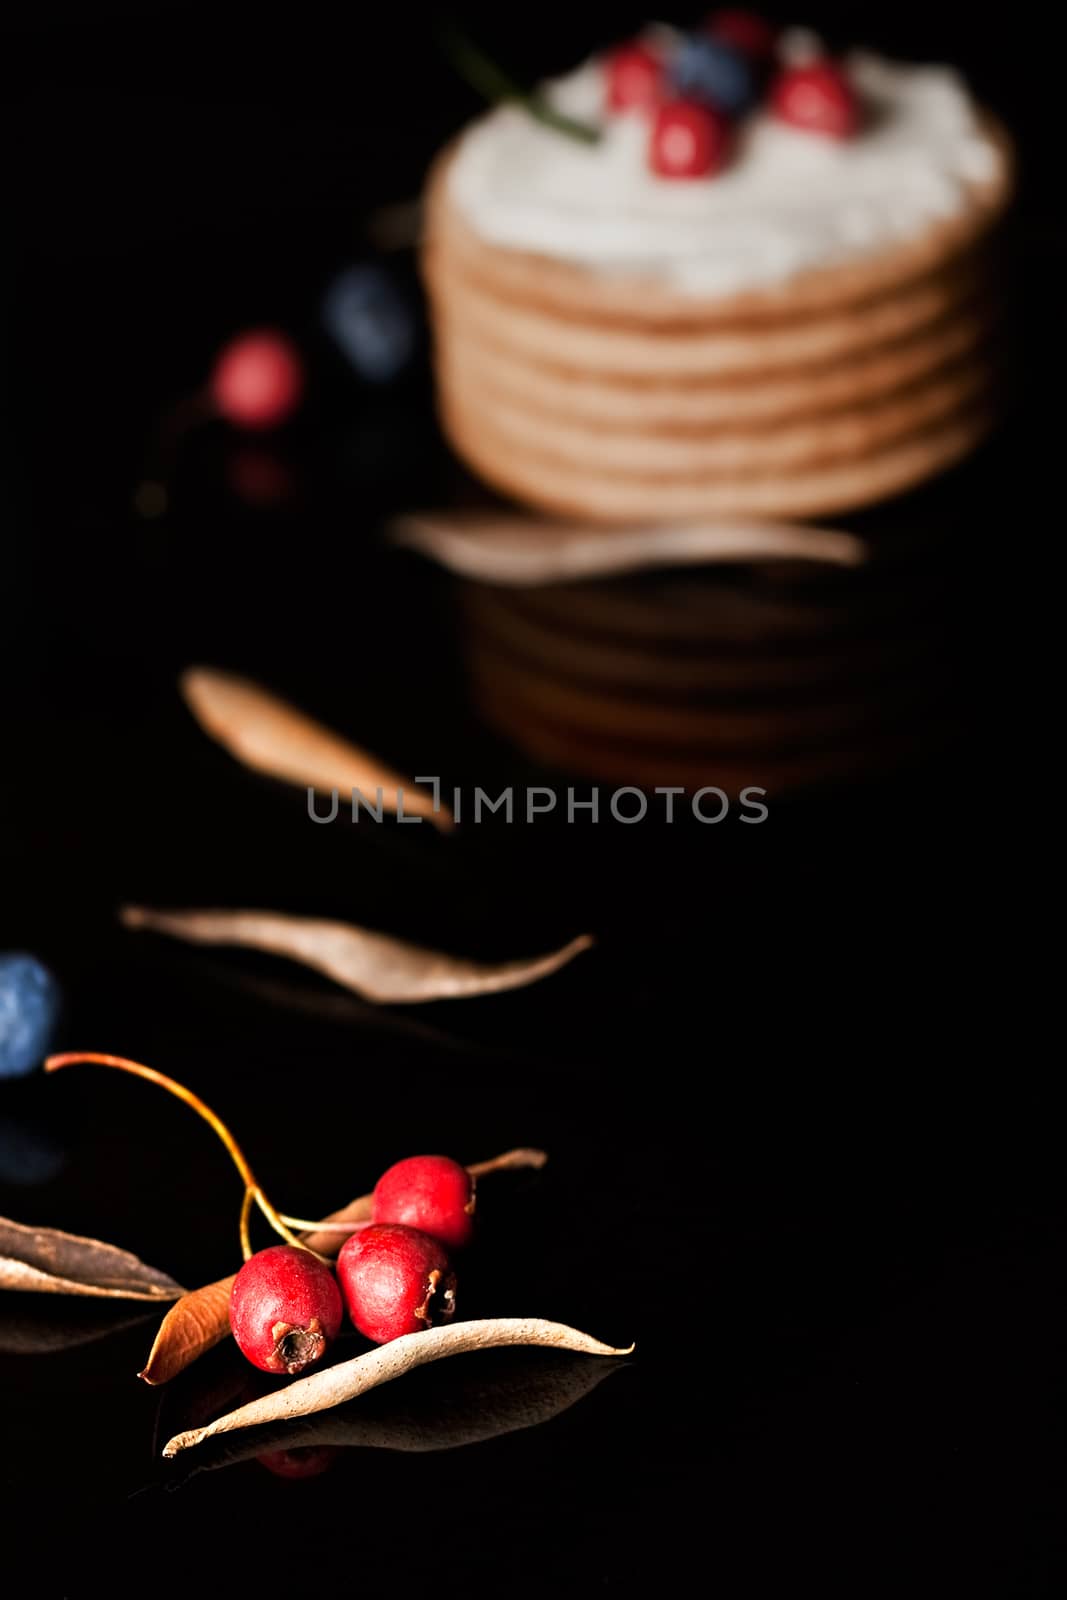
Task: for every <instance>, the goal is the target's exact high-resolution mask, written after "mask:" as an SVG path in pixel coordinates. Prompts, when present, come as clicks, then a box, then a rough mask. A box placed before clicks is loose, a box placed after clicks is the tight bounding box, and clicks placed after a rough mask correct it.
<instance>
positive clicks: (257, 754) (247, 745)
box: [181, 667, 452, 831]
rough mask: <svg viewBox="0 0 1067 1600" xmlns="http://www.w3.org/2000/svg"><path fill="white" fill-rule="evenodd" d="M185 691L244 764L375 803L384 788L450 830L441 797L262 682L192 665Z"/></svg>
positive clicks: (400, 803)
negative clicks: (438, 800)
mask: <svg viewBox="0 0 1067 1600" xmlns="http://www.w3.org/2000/svg"><path fill="white" fill-rule="evenodd" d="M181 690H182V694H183V695H184V696H185V701H186V704H187V705H188V707H189V709H190V711H191V712H192V713H193V716H194V717H195V718H196V719H197V721H198V722H199V723H200V726H201V727H202V728H203V729H204V731H205V732H206V733H209V734H210V735H211V737H212V738H213V739H217V740H218V742H219V744H221V745H223V746H224V747H225V748H226V749H227V750H228V751H229V752H230V754H231V755H232V756H236V758H237V760H238V761H241V762H243V763H244V765H245V766H246V767H252V768H254V770H255V771H256V772H264V773H266V774H267V776H268V777H271V778H282V779H284V780H285V781H286V782H287V783H298V784H301V785H304V786H306V787H307V788H311V789H318V790H320V791H325V792H326V793H327V794H329V793H331V792H332V791H333V790H334V789H336V790H338V791H339V793H340V794H343V795H345V796H346V797H350V796H351V792H352V790H353V789H358V790H359V792H360V794H362V795H363V796H365V798H366V800H367V801H368V803H376V801H375V797H376V792H377V790H378V789H379V788H380V789H381V791H382V806H383V808H384V809H385V810H386V811H389V812H393V813H396V812H398V811H402V812H403V814H404V815H405V816H409V817H425V818H426V820H427V821H428V822H432V823H433V824H434V825H435V826H436V827H438V828H441V829H442V830H445V831H447V830H448V829H449V828H451V827H452V817H451V813H450V812H449V810H448V808H447V806H445V805H444V804H443V803H442V804H439V805H437V806H436V807H435V805H434V801H433V798H432V797H431V796H430V795H427V794H425V793H424V792H423V791H422V790H421V789H417V788H415V786H414V785H413V783H412V782H411V780H410V779H408V778H404V777H402V776H401V775H400V773H398V772H394V771H393V770H392V769H391V768H390V767H387V766H386V765H385V763H384V762H382V761H380V760H379V759H378V757H377V756H374V755H371V754H370V752H369V751H367V750H360V749H359V747H358V746H357V745H354V744H350V743H349V742H348V740H347V739H342V738H341V736H340V734H336V733H334V732H332V730H331V729H329V728H327V727H324V726H323V724H322V723H320V722H315V721H314V720H313V719H312V718H311V717H308V716H305V715H304V713H303V712H302V711H299V710H298V709H297V708H296V706H291V705H289V704H288V702H287V701H285V700H279V699H278V698H277V697H276V696H275V695H272V694H271V693H269V691H268V690H266V689H264V688H262V687H261V686H260V685H259V684H258V683H251V682H250V681H249V680H248V679H247V678H238V677H234V676H233V675H232V674H231V673H228V672H218V671H216V670H215V669H214V668H212V667H190V668H189V669H188V670H187V671H186V672H184V673H183V674H182V677H181ZM400 796H402V797H403V798H402V799H400V798H399V797H400Z"/></svg>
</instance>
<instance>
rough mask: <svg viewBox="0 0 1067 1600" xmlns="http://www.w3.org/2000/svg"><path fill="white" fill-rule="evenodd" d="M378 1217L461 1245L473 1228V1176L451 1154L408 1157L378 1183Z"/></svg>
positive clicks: (453, 1245) (449, 1244)
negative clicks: (449, 1155)
mask: <svg viewBox="0 0 1067 1600" xmlns="http://www.w3.org/2000/svg"><path fill="white" fill-rule="evenodd" d="M373 1214H374V1220H375V1222H402V1223H403V1224H404V1225H405V1227H408V1228H418V1229H419V1231H420V1232H421V1233H428V1234H429V1235H430V1238H431V1239H437V1240H438V1241H439V1242H440V1243H441V1244H443V1245H445V1246H446V1248H447V1249H449V1250H462V1248H463V1246H464V1245H465V1244H469V1243H470V1237H471V1234H472V1232H473V1231H474V1179H473V1178H472V1177H471V1175H470V1173H469V1172H468V1171H467V1169H466V1167H461V1166H460V1164H459V1162H458V1161H452V1160H450V1159H449V1157H448V1156H409V1157H408V1158H407V1160H406V1161H398V1162H397V1163H396V1165H395V1166H392V1167H390V1168H389V1170H388V1172H383V1173H382V1176H381V1177H380V1178H379V1179H378V1182H377V1183H376V1184H375V1185H374V1213H373Z"/></svg>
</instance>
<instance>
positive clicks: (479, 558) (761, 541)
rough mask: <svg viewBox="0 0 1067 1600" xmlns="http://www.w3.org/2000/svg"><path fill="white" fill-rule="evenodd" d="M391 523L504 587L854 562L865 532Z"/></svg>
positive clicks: (405, 536) (426, 550) (434, 519)
mask: <svg viewBox="0 0 1067 1600" xmlns="http://www.w3.org/2000/svg"><path fill="white" fill-rule="evenodd" d="M390 531H391V532H392V534H393V537H394V538H395V540H396V541H397V543H398V544H405V545H410V546H412V547H413V548H414V549H416V550H420V551H421V552H422V553H423V554H424V555H427V556H430V557H431V559H432V560H434V561H437V562H439V563H440V564H441V566H443V567H447V568H448V569H449V571H451V572H456V573H458V574H459V575H460V576H461V577H465V578H478V579H481V580H482V581H483V582H484V583H496V584H502V585H504V586H505V587H508V588H529V587H534V586H536V585H537V584H541V583H560V582H563V581H565V580H567V579H575V578H592V577H607V576H609V575H610V574H612V573H617V572H633V571H636V570H638V569H640V568H642V567H676V566H690V565H692V566H698V565H701V564H702V563H705V562H711V561H716V562H718V561H723V562H725V561H783V560H787V561H788V560H792V561H826V562H830V563H832V564H834V565H838V566H845V567H854V566H857V565H858V564H859V563H860V562H862V561H863V560H865V559H866V554H867V551H866V547H865V546H864V544H863V542H862V540H860V539H857V538H855V537H854V535H852V534H850V533H839V532H837V531H836V530H834V529H832V528H803V527H794V526H792V525H791V524H789V523H778V522H770V523H767V522H718V523H699V522H697V523H662V524H657V525H655V526H651V527H637V528H612V529H611V531H610V533H605V532H604V531H603V530H600V529H597V528H589V527H583V526H579V525H577V524H574V525H571V524H568V523H565V522H558V521H554V520H548V519H542V518H538V517H532V516H527V515H525V514H517V513H514V512H511V513H509V512H494V511H488V512H467V511H460V512H453V513H449V514H447V515H446V514H442V513H440V512H437V513H434V514H433V515H432V516H430V515H419V516H406V517H401V518H398V519H397V521H396V522H394V523H393V524H392V528H391V530H390Z"/></svg>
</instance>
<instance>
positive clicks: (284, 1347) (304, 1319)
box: [230, 1244, 344, 1373]
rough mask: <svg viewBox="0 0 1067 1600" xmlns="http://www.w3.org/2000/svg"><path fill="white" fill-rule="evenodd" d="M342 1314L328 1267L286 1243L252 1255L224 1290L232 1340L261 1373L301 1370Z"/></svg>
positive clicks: (319, 1352) (321, 1349)
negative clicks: (228, 1307)
mask: <svg viewBox="0 0 1067 1600" xmlns="http://www.w3.org/2000/svg"><path fill="white" fill-rule="evenodd" d="M343 1315H344V1307H343V1306H342V1304H341V1292H340V1290H339V1289H338V1287H337V1283H336V1280H335V1279H334V1275H333V1273H332V1272H331V1271H330V1269H329V1267H327V1266H325V1265H324V1264H323V1262H321V1261H320V1260H319V1259H318V1257H317V1256H313V1255H312V1254H311V1252H310V1250H299V1249H297V1247H296V1246H295V1245H291V1244H277V1245H274V1246H273V1247H272V1248H271V1249H269V1250H260V1251H259V1253H258V1255H254V1256H252V1257H251V1258H250V1259H249V1260H248V1261H246V1262H245V1264H244V1266H243V1267H242V1268H241V1270H240V1272H239V1273H238V1274H237V1276H236V1278H235V1279H234V1282H233V1288H232V1290H231V1291H230V1326H231V1328H232V1329H233V1336H234V1338H235V1339H236V1340H237V1344H238V1347H239V1349H240V1351H241V1353H242V1355H245V1356H247V1357H248V1359H249V1361H251V1363H252V1365H253V1366H254V1367H259V1369H260V1371H261V1372H288V1373H294V1372H303V1370H304V1368H305V1367H310V1366H311V1365H312V1363H313V1362H315V1361H318V1359H319V1357H320V1356H322V1355H323V1354H325V1351H326V1349H327V1347H328V1346H329V1345H330V1344H331V1343H332V1342H333V1340H334V1339H336V1337H337V1332H338V1329H339V1328H340V1326H341V1318H342V1316H343Z"/></svg>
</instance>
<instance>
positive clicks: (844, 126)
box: [771, 61, 860, 139]
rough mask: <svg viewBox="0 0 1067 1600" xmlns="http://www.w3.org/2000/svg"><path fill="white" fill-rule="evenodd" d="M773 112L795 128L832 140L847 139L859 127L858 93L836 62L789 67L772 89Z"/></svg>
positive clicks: (816, 62)
mask: <svg viewBox="0 0 1067 1600" xmlns="http://www.w3.org/2000/svg"><path fill="white" fill-rule="evenodd" d="M771 108H772V110H773V111H774V114H775V116H777V117H781V118H782V120H783V121H785V122H791V123H792V124H793V126H794V127H795V128H804V129H806V130H807V131H808V132H809V133H824V134H827V135H828V136H829V137H830V138H832V139H847V138H849V137H850V135H852V134H854V133H855V132H856V129H857V128H858V127H859V121H860V111H859V102H858V100H857V99H856V94H855V91H854V90H853V88H852V85H851V84H850V83H849V81H848V79H847V78H846V77H845V74H844V73H843V72H842V71H841V68H840V67H837V66H835V65H834V64H833V62H832V61H815V62H812V63H811V64H810V65H808V66H802V67H789V68H788V69H787V70H786V71H785V72H783V73H782V74H781V76H780V77H779V78H778V79H777V80H776V81H775V83H774V84H773V86H772V88H771Z"/></svg>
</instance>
